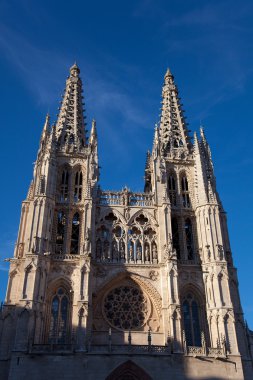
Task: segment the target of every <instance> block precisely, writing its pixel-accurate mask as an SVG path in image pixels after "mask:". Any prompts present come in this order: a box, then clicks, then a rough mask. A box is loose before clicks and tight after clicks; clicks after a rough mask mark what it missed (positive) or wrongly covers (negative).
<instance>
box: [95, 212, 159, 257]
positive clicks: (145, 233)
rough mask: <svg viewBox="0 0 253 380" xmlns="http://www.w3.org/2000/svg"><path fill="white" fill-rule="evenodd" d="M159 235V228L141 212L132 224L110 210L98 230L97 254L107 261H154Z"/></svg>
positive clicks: (100, 222)
mask: <svg viewBox="0 0 253 380" xmlns="http://www.w3.org/2000/svg"><path fill="white" fill-rule="evenodd" d="M126 230H127V231H126ZM156 239H157V237H156V231H155V230H154V228H153V227H152V226H151V224H150V221H149V219H148V218H147V217H146V216H145V215H143V214H140V215H137V216H136V218H135V220H134V221H133V223H132V224H131V226H129V227H128V226H123V224H122V221H121V220H120V219H119V218H118V217H116V216H115V215H114V214H113V213H109V214H108V215H106V216H104V217H103V218H102V219H100V221H99V225H98V227H97V230H96V253H95V256H96V259H97V260H98V261H106V262H122V263H125V262H131V263H136V262H137V261H138V263H145V262H154V260H156V261H157V258H158V252H157V245H156Z"/></svg>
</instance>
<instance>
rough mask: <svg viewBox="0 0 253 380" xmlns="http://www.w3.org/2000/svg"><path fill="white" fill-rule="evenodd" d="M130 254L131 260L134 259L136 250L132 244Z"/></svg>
mask: <svg viewBox="0 0 253 380" xmlns="http://www.w3.org/2000/svg"><path fill="white" fill-rule="evenodd" d="M129 256H130V260H133V259H134V250H133V246H132V245H130V248H129Z"/></svg>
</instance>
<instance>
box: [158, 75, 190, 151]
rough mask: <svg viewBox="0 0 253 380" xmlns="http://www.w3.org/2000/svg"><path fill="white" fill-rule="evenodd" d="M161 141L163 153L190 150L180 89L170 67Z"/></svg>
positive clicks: (166, 85)
mask: <svg viewBox="0 0 253 380" xmlns="http://www.w3.org/2000/svg"><path fill="white" fill-rule="evenodd" d="M160 142H161V153H162V154H163V155H167V154H170V153H172V152H173V151H181V152H185V153H187V152H188V151H189V142H190V138H189V136H188V131H187V127H186V122H185V120H184V116H183V111H182V109H181V104H180V102H179V97H178V90H177V87H176V85H175V83H174V77H173V75H172V74H171V72H170V70H169V69H168V70H167V72H166V74H165V77H164V85H163V90H162V114H161V120H160Z"/></svg>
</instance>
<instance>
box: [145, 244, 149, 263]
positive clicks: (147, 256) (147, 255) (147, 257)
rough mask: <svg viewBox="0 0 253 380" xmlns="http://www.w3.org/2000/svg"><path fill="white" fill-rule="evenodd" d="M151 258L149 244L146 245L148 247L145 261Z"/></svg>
mask: <svg viewBox="0 0 253 380" xmlns="http://www.w3.org/2000/svg"><path fill="white" fill-rule="evenodd" d="M149 260H150V254H149V246H147V245H146V248H145V261H149Z"/></svg>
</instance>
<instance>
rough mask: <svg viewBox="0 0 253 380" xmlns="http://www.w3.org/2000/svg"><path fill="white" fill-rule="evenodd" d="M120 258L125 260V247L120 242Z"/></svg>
mask: <svg viewBox="0 0 253 380" xmlns="http://www.w3.org/2000/svg"><path fill="white" fill-rule="evenodd" d="M120 259H121V260H125V247H124V244H123V243H121V244H120Z"/></svg>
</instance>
